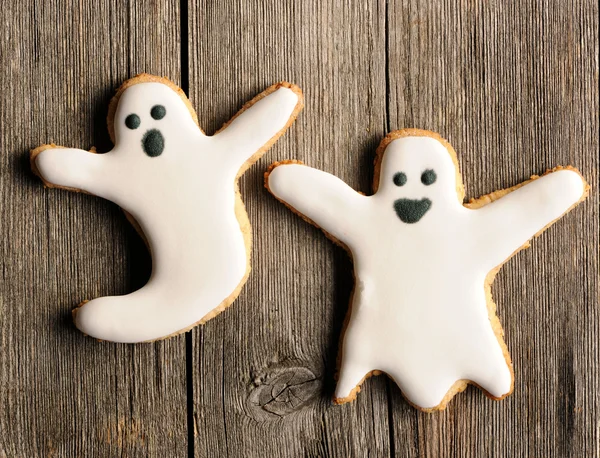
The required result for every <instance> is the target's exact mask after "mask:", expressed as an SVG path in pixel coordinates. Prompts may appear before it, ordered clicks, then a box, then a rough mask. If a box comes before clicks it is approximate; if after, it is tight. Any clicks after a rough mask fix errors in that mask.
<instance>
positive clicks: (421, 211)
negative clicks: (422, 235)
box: [394, 198, 431, 224]
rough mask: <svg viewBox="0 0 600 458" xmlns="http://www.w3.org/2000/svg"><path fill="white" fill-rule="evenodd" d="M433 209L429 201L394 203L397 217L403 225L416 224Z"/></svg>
mask: <svg viewBox="0 0 600 458" xmlns="http://www.w3.org/2000/svg"><path fill="white" fill-rule="evenodd" d="M430 208H431V200H429V199H426V198H425V199H421V200H417V199H398V200H396V201H395V202H394V210H396V215H398V218H400V220H402V222H403V223H407V224H414V223H416V222H418V221H419V220H420V219H421V218H423V216H425V213H427V211H428V210H429V209H430Z"/></svg>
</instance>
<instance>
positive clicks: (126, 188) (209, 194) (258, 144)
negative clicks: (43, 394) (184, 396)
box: [31, 74, 303, 343]
mask: <svg viewBox="0 0 600 458" xmlns="http://www.w3.org/2000/svg"><path fill="white" fill-rule="evenodd" d="M302 104H303V97H302V92H301V91H300V89H299V88H298V87H297V86H295V85H293V84H290V83H286V82H282V83H278V84H275V85H273V86H271V87H269V88H268V89H267V90H265V91H264V92H262V93H261V94H259V95H257V96H256V97H255V98H254V99H252V100H251V101H250V102H248V103H246V104H245V105H244V107H243V108H242V109H241V110H240V111H239V112H238V113H237V114H236V115H235V116H234V117H233V118H232V119H231V120H230V121H228V122H227V123H226V124H225V125H224V126H223V127H222V128H221V129H220V130H219V131H218V132H217V133H215V134H214V135H212V136H207V135H205V134H204V132H203V131H202V130H201V129H200V127H199V126H198V118H197V116H196V113H195V112H194V109H193V108H192V106H191V104H190V102H189V100H188V99H187V97H186V96H185V94H184V93H183V91H182V90H181V89H180V88H178V87H177V86H176V85H175V84H173V83H172V82H171V81H169V80H167V79H165V78H159V77H156V76H152V75H148V74H141V75H139V76H136V77H135V78H133V79H130V80H128V81H126V82H125V83H124V84H123V85H122V86H121V88H120V89H119V90H118V91H117V94H116V96H115V97H114V98H113V100H112V101H111V103H110V107H109V115H108V130H109V134H110V137H111V139H112V141H113V143H114V145H115V146H114V148H113V149H112V150H111V151H110V152H108V153H105V154H93V153H92V152H88V151H83V150H80V149H73V148H63V147H58V146H56V145H43V146H40V147H38V148H36V149H35V150H33V151H32V152H31V167H32V169H33V171H34V172H35V173H36V174H37V175H39V176H40V177H41V179H42V180H43V182H44V184H45V185H46V186H47V187H53V188H63V189H69V190H73V191H83V192H87V193H90V194H94V195H97V196H100V197H104V198H105V199H108V200H111V201H113V202H115V203H116V204H117V205H119V206H120V207H121V208H123V209H124V210H125V212H126V214H127V215H128V218H129V219H130V221H131V222H132V223H133V224H134V226H135V227H136V229H138V231H139V232H140V233H141V234H142V236H143V237H144V238H145V240H146V242H147V244H148V246H149V249H150V252H151V254H152V274H151V276H150V280H149V281H148V283H147V284H146V285H145V286H144V287H143V288H141V289H139V290H138V291H135V292H133V293H131V294H128V295H125V296H115V297H101V298H97V299H94V300H92V301H89V302H87V301H85V302H84V303H82V304H80V306H79V307H78V308H77V309H75V311H74V320H75V324H76V326H77V327H78V328H79V329H80V330H81V331H83V332H84V333H85V334H88V335H90V336H93V337H96V338H98V339H100V340H109V341H114V342H131V343H133V342H144V341H154V340H157V339H162V338H166V337H170V336H172V335H175V334H179V333H181V332H184V331H186V330H188V329H190V328H192V327H193V326H195V325H197V324H200V323H204V322H206V321H207V320H209V319H211V318H212V317H214V316H215V315H217V314H218V313H220V312H221V311H222V310H224V309H225V308H226V307H227V306H229V305H230V304H231V303H232V302H233V301H234V299H235V298H236V297H237V296H238V294H239V293H240V291H241V289H242V286H243V285H244V283H245V282H246V280H247V278H248V274H249V272H250V249H251V231H250V223H249V221H248V216H247V214H246V211H245V208H244V204H243V202H242V200H241V195H240V192H239V189H238V179H239V178H240V176H241V175H242V174H243V173H244V171H245V170H246V169H247V168H248V167H250V165H252V164H253V163H254V162H255V161H256V160H258V159H259V158H260V157H261V156H262V155H263V154H264V153H265V151H266V150H267V149H268V148H269V147H270V146H271V145H272V144H273V143H275V141H276V140H277V139H278V138H279V136H281V135H282V134H283V132H284V131H285V130H286V129H287V128H288V127H289V126H290V125H291V123H292V122H293V120H294V119H295V118H296V116H297V115H298V113H299V112H300V110H301V109H302Z"/></svg>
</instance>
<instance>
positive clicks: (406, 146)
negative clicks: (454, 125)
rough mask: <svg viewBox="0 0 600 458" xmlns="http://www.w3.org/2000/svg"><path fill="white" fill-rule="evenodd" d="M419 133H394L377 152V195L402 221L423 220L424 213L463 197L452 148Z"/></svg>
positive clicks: (439, 208)
mask: <svg viewBox="0 0 600 458" xmlns="http://www.w3.org/2000/svg"><path fill="white" fill-rule="evenodd" d="M415 133H416V135H412V134H415ZM420 133H421V131H416V130H410V131H398V132H393V133H391V134H390V135H388V137H386V139H384V141H383V142H382V144H381V145H380V150H379V152H378V154H380V155H381V164H380V167H381V168H380V170H379V180H378V190H377V195H378V196H379V197H380V198H382V199H383V201H384V202H385V203H386V205H387V204H388V203H389V208H390V211H391V212H395V214H396V216H397V217H398V218H399V220H400V221H401V222H402V223H405V224H416V223H419V222H420V221H426V220H427V215H430V214H435V213H439V212H443V211H445V210H446V209H448V206H450V207H454V206H459V205H461V202H462V198H463V193H462V184H460V183H459V182H457V179H459V177H458V173H457V163H456V155H455V153H454V151H453V150H452V149H451V147H450V145H448V144H447V143H445V142H443V140H441V139H438V138H434V137H431V136H427V135H419V134H420ZM457 192H458V193H459V195H458V197H457Z"/></svg>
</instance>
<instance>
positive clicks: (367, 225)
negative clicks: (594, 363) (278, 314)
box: [265, 129, 588, 411]
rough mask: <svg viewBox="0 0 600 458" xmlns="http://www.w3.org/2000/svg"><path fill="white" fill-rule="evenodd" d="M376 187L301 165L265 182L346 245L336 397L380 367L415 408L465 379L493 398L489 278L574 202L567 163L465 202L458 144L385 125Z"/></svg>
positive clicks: (500, 354) (495, 358) (448, 393)
mask: <svg viewBox="0 0 600 458" xmlns="http://www.w3.org/2000/svg"><path fill="white" fill-rule="evenodd" d="M375 165H376V166H375V179H374V194H373V195H372V196H365V195H362V194H360V193H358V192H356V191H354V190H353V189H351V188H350V187H349V186H347V185H346V184H345V183H344V182H342V181H341V180H340V179H338V178H336V177H335V176H333V175H330V174H328V173H325V172H322V171H319V170H315V169H312V168H309V167H306V166H304V165H302V164H300V163H293V162H288V163H275V164H273V165H272V166H271V168H270V169H269V171H267V173H266V174H265V184H266V186H267V188H268V189H269V191H270V192H271V193H272V194H273V195H274V196H275V197H276V198H277V199H279V200H280V201H282V202H283V203H285V204H286V205H287V206H289V207H290V208H291V209H292V210H293V211H294V212H297V213H299V214H300V215H302V216H303V217H304V218H305V219H307V220H308V221H309V222H311V223H312V224H315V225H316V226H318V227H320V228H321V229H322V230H323V231H324V232H325V233H326V234H327V235H328V236H329V237H330V238H331V239H333V240H334V241H335V242H337V243H339V244H341V245H342V246H343V247H345V248H346V249H348V250H349V252H350V253H351V255H352V259H353V261H354V271H355V279H356V285H355V288H354V293H353V296H352V303H351V306H350V310H349V312H348V317H347V318H346V324H345V327H344V332H343V337H342V343H341V347H342V348H341V354H340V356H339V358H338V363H339V368H338V382H337V387H336V391H335V395H334V401H335V402H336V403H344V402H347V401H351V400H353V399H354V398H355V397H356V395H357V393H358V392H359V391H360V385H361V384H362V382H363V381H364V380H365V378H367V377H368V376H369V375H372V374H378V373H379V372H385V373H386V374H387V375H389V376H390V377H391V378H392V379H393V380H394V381H395V382H396V383H397V384H398V385H399V386H400V388H401V390H402V392H403V394H404V396H405V397H406V398H407V399H408V401H409V402H410V403H411V404H413V405H414V406H416V407H418V408H420V409H422V410H425V411H431V410H441V409H443V408H444V407H445V406H446V404H447V403H448V401H449V400H450V399H451V398H452V397H453V396H454V395H455V394H456V393H458V392H460V391H462V390H464V388H466V386H467V384H468V383H472V384H475V385H477V386H479V387H480V388H482V389H483V390H484V391H485V392H486V393H487V394H488V396H490V397H491V398H494V399H501V398H504V397H505V396H507V395H509V394H510V393H511V392H512V389H513V371H512V364H511V359H510V356H509V353H508V350H507V347H506V344H505V343H504V340H503V337H502V336H503V331H502V328H501V326H500V322H499V320H498V318H497V316H496V313H495V309H496V307H495V304H494V302H493V301H492V298H491V293H490V285H491V282H492V281H493V278H494V275H495V273H496V272H497V271H498V269H499V268H500V266H501V265H502V264H503V263H504V262H505V261H506V260H507V259H508V258H510V257H511V256H512V255H514V254H515V253H516V252H517V251H519V250H520V249H522V248H524V247H526V246H527V243H528V241H529V240H530V239H531V238H532V237H534V236H535V235H537V234H539V233H540V232H541V231H543V230H544V229H545V228H547V227H548V226H549V225H550V224H552V223H553V222H554V221H555V220H556V219H558V218H560V217H561V216H562V215H563V214H565V213H566V212H567V211H569V210H570V209H571V208H573V207H574V206H575V205H576V204H577V203H578V202H580V201H582V200H583V199H584V198H585V197H586V195H587V193H588V185H587V183H586V182H585V180H584V179H583V177H582V176H581V175H580V174H579V172H578V171H577V170H575V169H572V168H571V167H566V168H561V167H557V168H556V169H554V170H552V171H549V172H548V173H546V174H544V175H543V176H542V177H537V176H534V177H532V178H531V179H530V180H528V181H526V182H524V183H522V184H520V185H517V186H514V187H512V188H509V189H505V190H502V191H497V192H494V193H492V194H489V195H487V196H484V197H481V198H479V199H476V200H472V201H471V202H469V203H467V204H463V199H464V188H463V185H462V182H461V177H460V174H459V171H458V162H457V159H456V154H455V152H454V150H453V149H452V147H451V146H450V145H449V144H448V143H447V142H446V141H444V140H443V139H441V138H440V137H439V136H438V135H436V134H434V133H432V132H427V131H423V130H416V129H409V130H401V131H396V132H392V133H390V134H389V135H388V136H387V137H386V138H385V139H384V140H383V141H382V142H381V144H380V146H379V148H378V150H377V160H376V164H375Z"/></svg>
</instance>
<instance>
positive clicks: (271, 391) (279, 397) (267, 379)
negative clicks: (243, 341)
mask: <svg viewBox="0 0 600 458" xmlns="http://www.w3.org/2000/svg"><path fill="white" fill-rule="evenodd" d="M299 363H300V362H299V361H288V362H284V363H279V364H277V365H272V366H270V367H268V368H267V369H266V370H264V371H263V372H261V373H257V374H254V376H253V377H252V379H253V380H252V385H253V386H252V389H251V391H250V394H249V396H248V403H247V404H248V409H249V411H250V412H249V413H250V415H251V416H252V417H253V418H254V419H255V420H257V421H265V420H271V419H274V418H282V417H285V416H286V415H289V414H291V413H292V412H296V411H298V410H300V409H301V408H302V407H304V406H305V405H307V404H308V403H309V402H310V401H311V400H312V399H314V398H316V397H317V396H318V395H319V393H320V391H321V384H322V383H321V377H320V375H317V374H315V371H313V370H312V369H310V368H309V367H307V366H302V365H299Z"/></svg>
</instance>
